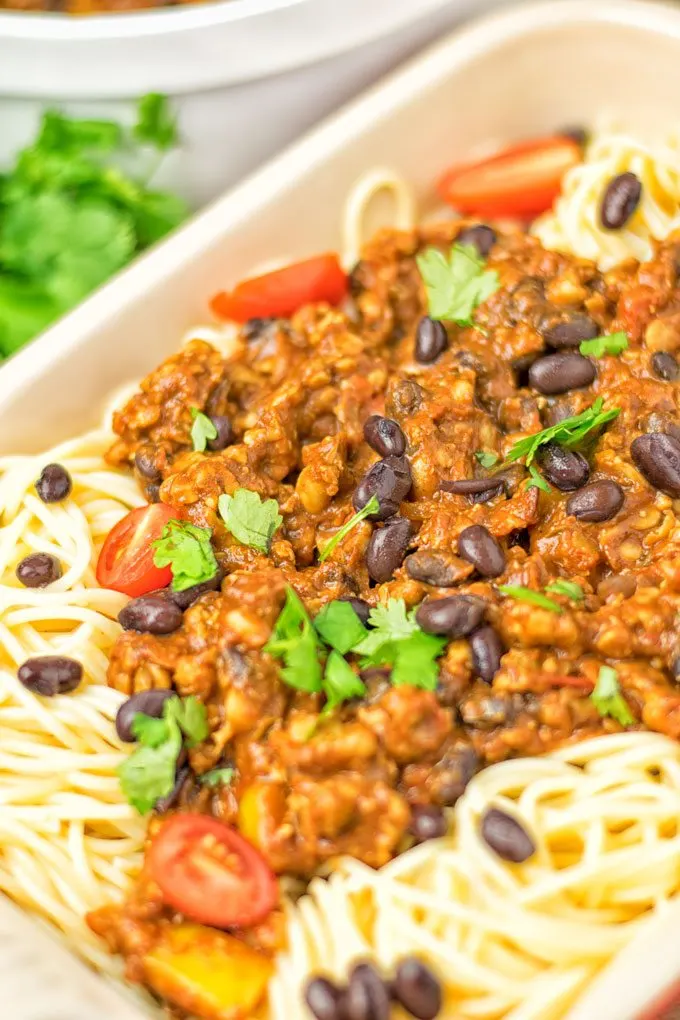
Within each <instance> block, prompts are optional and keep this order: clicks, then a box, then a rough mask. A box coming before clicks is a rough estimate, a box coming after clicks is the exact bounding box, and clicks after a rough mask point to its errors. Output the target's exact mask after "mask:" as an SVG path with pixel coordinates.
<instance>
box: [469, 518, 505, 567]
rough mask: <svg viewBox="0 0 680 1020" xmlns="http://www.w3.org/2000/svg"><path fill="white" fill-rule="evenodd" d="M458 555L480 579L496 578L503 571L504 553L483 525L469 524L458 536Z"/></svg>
mask: <svg viewBox="0 0 680 1020" xmlns="http://www.w3.org/2000/svg"><path fill="white" fill-rule="evenodd" d="M458 555H459V556H460V557H462V559H464V560H467V562H468V563H471V564H472V565H473V567H474V568H475V569H476V570H477V572H478V573H479V574H481V575H482V577H498V575H499V574H502V573H503V571H504V570H505V553H504V552H503V550H502V549H501V547H500V545H499V544H498V542H497V541H496V539H495V538H494V537H493V535H492V534H491V532H490V531H488V530H487V528H485V527H484V525H483V524H471V525H470V527H469V528H465V529H464V530H463V531H461V533H460V535H459V536H458Z"/></svg>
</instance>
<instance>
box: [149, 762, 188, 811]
mask: <svg viewBox="0 0 680 1020" xmlns="http://www.w3.org/2000/svg"><path fill="white" fill-rule="evenodd" d="M178 761H179V759H178ZM190 776H191V769H190V768H189V766H188V765H180V766H178V768H177V771H176V773H175V785H174V786H173V788H172V790H170V792H169V793H166V794H165V796H164V797H159V798H158V800H157V801H156V803H155V804H154V806H153V809H154V811H156V812H157V813H158V814H159V815H164V814H165V812H166V811H169V810H170V808H173V807H175V805H176V804H177V801H178V800H179V798H180V794H181V793H182V788H183V787H184V784H185V783H186V782H187V780H188V779H189V777H190Z"/></svg>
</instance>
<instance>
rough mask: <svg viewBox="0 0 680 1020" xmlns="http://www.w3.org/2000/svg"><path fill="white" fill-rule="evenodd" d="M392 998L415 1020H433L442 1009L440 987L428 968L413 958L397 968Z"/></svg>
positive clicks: (410, 957) (409, 958) (406, 959)
mask: <svg viewBox="0 0 680 1020" xmlns="http://www.w3.org/2000/svg"><path fill="white" fill-rule="evenodd" d="M392 988H393V990H394V997H395V998H396V999H397V1001H398V1002H400V1003H401V1005H402V1006H403V1007H404V1009H405V1010H406V1012H407V1013H410V1014H411V1016H413V1017H415V1018H416V1020H434V1018H435V1017H436V1016H437V1015H438V1013H439V1011H440V1009H441V1008H442V986H441V984H440V983H439V981H438V979H437V978H436V977H435V975H434V974H433V973H432V971H431V970H430V968H429V967H426V966H425V964H424V963H421V961H420V960H419V959H417V957H415V956H407V957H406V958H405V959H404V960H401V961H400V963H399V965H398V966H397V972H396V974H395V976H394V981H393V982H392Z"/></svg>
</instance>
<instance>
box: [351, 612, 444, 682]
mask: <svg viewBox="0 0 680 1020" xmlns="http://www.w3.org/2000/svg"><path fill="white" fill-rule="evenodd" d="M369 622H370V624H371V626H372V628H373V629H372V630H370V631H368V633H367V635H366V637H365V638H363V640H362V641H360V642H359V643H358V644H357V645H356V646H355V647H354V648H353V649H352V650H353V651H354V652H356V654H357V655H360V656H361V657H362V658H361V661H360V665H361V667H362V668H364V667H366V666H382V665H391V666H392V682H393V683H394V684H410V685H411V686H412V687H422V688H424V689H425V690H434V689H435V688H436V686H437V677H438V669H437V664H436V660H437V659H438V658H439V656H440V655H441V653H442V652H443V650H444V647H445V646H446V638H443V637H437V636H436V635H434V634H426V633H425V632H424V631H422V630H421V629H420V627H419V626H418V624H417V623H416V620H415V610H411V611H410V612H408V613H407V611H406V604H405V603H404V600H403V599H389V600H388V602H387V603H386V604H385V605H380V606H376V608H375V609H372V610H371V615H370V617H369Z"/></svg>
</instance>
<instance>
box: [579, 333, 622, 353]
mask: <svg viewBox="0 0 680 1020" xmlns="http://www.w3.org/2000/svg"><path fill="white" fill-rule="evenodd" d="M626 350H628V337H627V336H626V334H625V333H624V332H623V331H621V332H619V333H610V334H609V335H608V336H596V337H595V338H594V339H593V340H583V341H582V342H581V344H580V346H579V351H580V352H581V354H585V355H587V356H588V355H589V356H590V357H591V358H603V357H604V355H605V354H621V353H622V352H623V351H626Z"/></svg>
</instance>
